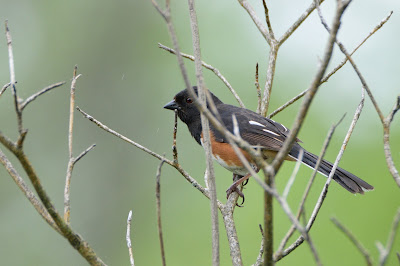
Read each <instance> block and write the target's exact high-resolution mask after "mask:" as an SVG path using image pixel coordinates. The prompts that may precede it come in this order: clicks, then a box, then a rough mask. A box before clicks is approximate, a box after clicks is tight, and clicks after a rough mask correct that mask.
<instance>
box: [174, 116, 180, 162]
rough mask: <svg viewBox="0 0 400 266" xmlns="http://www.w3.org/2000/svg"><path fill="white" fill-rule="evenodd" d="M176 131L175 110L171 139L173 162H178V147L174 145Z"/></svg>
mask: <svg viewBox="0 0 400 266" xmlns="http://www.w3.org/2000/svg"><path fill="white" fill-rule="evenodd" d="M177 131H178V110H175V118H174V133H173V135H172V136H173V140H172V156H173V158H174V164H178V163H179V162H178V148H177V147H176V133H177Z"/></svg>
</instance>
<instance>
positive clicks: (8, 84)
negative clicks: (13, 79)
mask: <svg viewBox="0 0 400 266" xmlns="http://www.w3.org/2000/svg"><path fill="white" fill-rule="evenodd" d="M10 85H11V83H10V82H9V83H7V84H5V85H4V86H3V88H1V90H0V96H1V95H3V93H4V92H5V91H6V89H7V88H8V87H10Z"/></svg>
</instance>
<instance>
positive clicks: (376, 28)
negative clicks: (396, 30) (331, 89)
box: [321, 11, 393, 83]
mask: <svg viewBox="0 0 400 266" xmlns="http://www.w3.org/2000/svg"><path fill="white" fill-rule="evenodd" d="M392 14H393V11H390V13H389V15H387V16H386V17H385V18H384V19H383V20H382V21H381V22H380V23H379V24H378V25H376V26H375V28H373V29H372V30H371V31H370V33H369V34H368V35H367V36H366V37H365V38H364V39H363V40H362V41H361V42H360V44H359V45H357V47H356V48H354V49H353V51H351V53H350V56H352V55H353V54H354V53H355V52H356V51H357V50H358V48H360V47H361V46H362V45H363V44H364V43H365V42H366V41H367V40H368V39H369V37H371V36H372V35H373V34H374V33H375V32H377V31H378V30H379V29H380V28H382V26H383V25H384V24H385V23H386V22H387V21H388V20H389V19H390V17H391V16H392ZM347 61H348V59H347V56H346V57H345V58H344V59H343V60H342V62H341V63H340V64H339V65H337V66H336V67H335V68H334V69H333V70H332V71H331V72H329V74H328V75H326V76H325V77H324V78H323V79H322V81H321V83H324V82H327V81H328V79H329V78H330V77H331V76H332V75H333V74H335V73H336V72H337V71H338V70H339V69H340V68H342V66H344V65H345V64H346V63H347Z"/></svg>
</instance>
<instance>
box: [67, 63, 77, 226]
mask: <svg viewBox="0 0 400 266" xmlns="http://www.w3.org/2000/svg"><path fill="white" fill-rule="evenodd" d="M76 72H77V66H75V67H74V72H73V76H72V82H71V92H70V104H69V130H68V157H69V160H68V166H67V175H66V178H65V187H64V220H65V222H66V223H67V224H69V223H70V218H71V199H70V187H71V177H72V170H73V168H74V165H75V158H74V157H73V154H72V136H73V128H74V110H75V86H76V80H77V79H78V78H79V77H80V75H78V76H77V75H76Z"/></svg>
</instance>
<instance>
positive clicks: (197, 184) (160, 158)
mask: <svg viewBox="0 0 400 266" xmlns="http://www.w3.org/2000/svg"><path fill="white" fill-rule="evenodd" d="M76 109H77V110H78V111H79V112H81V113H82V115H83V116H84V117H85V118H87V119H89V120H90V121H92V122H93V123H94V124H96V125H97V126H98V127H100V128H101V129H103V130H105V131H106V132H108V133H111V134H112V135H114V136H116V137H118V138H120V139H122V140H123V141H126V142H128V143H129V144H131V145H133V146H135V147H136V148H138V149H140V150H142V151H144V152H146V153H148V154H150V155H151V156H153V157H155V158H157V159H158V160H160V161H164V162H165V163H167V164H169V165H171V166H172V167H174V168H175V169H176V170H177V171H178V172H179V173H180V174H181V175H182V176H183V177H184V178H185V179H186V180H187V181H188V182H189V183H190V184H191V185H192V186H193V187H194V188H196V189H197V190H198V191H200V192H201V193H202V194H203V195H204V196H206V197H207V198H210V194H209V193H208V191H207V190H206V189H205V188H204V187H203V186H201V185H200V184H199V183H198V182H197V181H196V179H194V178H193V177H191V176H190V175H189V173H188V172H186V171H185V169H183V168H182V167H181V166H180V164H177V163H175V162H174V161H171V160H168V159H167V158H165V157H164V156H161V155H159V154H158V153H155V152H153V151H152V150H150V149H148V148H146V147H144V146H143V145H140V144H139V143H137V142H135V141H133V140H131V139H129V138H127V137H125V136H124V135H122V134H120V133H118V132H117V131H115V130H112V129H111V128H109V127H108V126H106V125H104V124H103V123H101V122H100V121H98V120H97V119H95V118H94V117H92V116H91V115H89V114H87V113H85V112H84V111H83V110H81V109H80V108H79V107H76ZM0 137H1V135H0ZM0 142H1V138H0ZM218 206H219V208H222V206H223V204H222V203H221V202H219V201H218Z"/></svg>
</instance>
